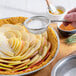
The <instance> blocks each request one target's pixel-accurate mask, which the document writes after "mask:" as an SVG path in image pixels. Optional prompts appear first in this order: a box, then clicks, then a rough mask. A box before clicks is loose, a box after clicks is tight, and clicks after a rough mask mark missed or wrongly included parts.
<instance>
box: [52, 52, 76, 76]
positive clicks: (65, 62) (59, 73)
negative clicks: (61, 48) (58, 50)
mask: <svg viewBox="0 0 76 76" xmlns="http://www.w3.org/2000/svg"><path fill="white" fill-rule="evenodd" d="M72 69H76V51H74V52H73V53H71V54H70V55H68V56H67V57H65V58H63V59H61V60H59V61H58V62H57V63H56V65H55V66H54V68H53V70H52V72H51V76H66V74H67V73H69V71H70V70H72ZM70 76H73V75H70Z"/></svg>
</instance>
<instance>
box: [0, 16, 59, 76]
mask: <svg viewBox="0 0 76 76" xmlns="http://www.w3.org/2000/svg"><path fill="white" fill-rule="evenodd" d="M26 19H27V18H26V17H11V18H7V19H0V74H3V75H15V74H23V73H27V72H30V71H34V70H36V69H39V68H41V67H42V66H44V65H46V64H47V63H48V62H49V61H50V60H51V59H52V58H53V57H54V55H55V53H56V50H57V48H58V40H57V37H56V34H55V32H54V31H53V30H52V28H50V27H48V30H47V31H46V32H44V33H43V34H38V35H35V34H32V33H30V32H29V31H28V30H27V29H26V28H25V27H24V25H23V24H22V23H23V22H24V21H25V20H26Z"/></svg>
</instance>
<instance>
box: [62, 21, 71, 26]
mask: <svg viewBox="0 0 76 76" xmlns="http://www.w3.org/2000/svg"><path fill="white" fill-rule="evenodd" d="M69 24H71V22H63V25H64V26H68V25H69Z"/></svg>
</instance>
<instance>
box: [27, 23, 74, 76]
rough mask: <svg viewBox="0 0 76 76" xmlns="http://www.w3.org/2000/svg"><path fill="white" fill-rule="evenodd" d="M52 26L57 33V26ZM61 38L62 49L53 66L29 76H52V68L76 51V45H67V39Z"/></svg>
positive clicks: (50, 65)
mask: <svg viewBox="0 0 76 76" xmlns="http://www.w3.org/2000/svg"><path fill="white" fill-rule="evenodd" d="M51 26H52V27H53V28H54V29H55V30H56V31H57V27H56V26H57V25H56V24H51ZM57 32H58V31H57ZM59 37H60V49H59V52H58V55H57V56H56V58H55V59H54V61H53V62H52V63H51V64H49V65H48V66H47V67H46V68H44V69H42V70H40V71H38V72H36V73H34V74H31V75H28V76H51V71H52V68H53V66H54V65H55V64H56V62H57V61H58V60H60V59H61V58H63V57H65V56H67V55H69V54H70V53H72V52H73V51H75V50H76V44H72V45H67V44H65V43H64V39H65V38H63V37H61V36H60V35H59Z"/></svg>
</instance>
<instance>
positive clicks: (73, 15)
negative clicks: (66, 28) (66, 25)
mask: <svg viewBox="0 0 76 76" xmlns="http://www.w3.org/2000/svg"><path fill="white" fill-rule="evenodd" d="M64 19H65V20H68V21H71V22H72V21H76V12H72V13H69V14H67V15H65V17H64Z"/></svg>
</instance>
